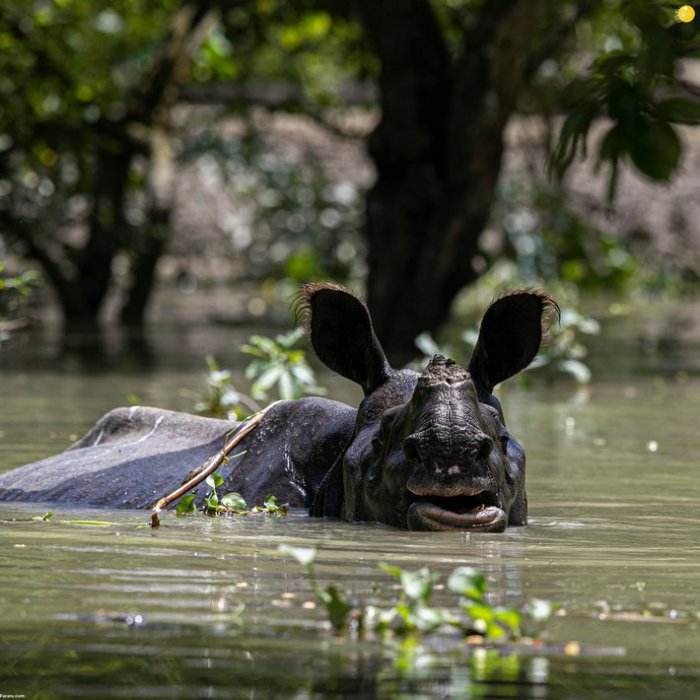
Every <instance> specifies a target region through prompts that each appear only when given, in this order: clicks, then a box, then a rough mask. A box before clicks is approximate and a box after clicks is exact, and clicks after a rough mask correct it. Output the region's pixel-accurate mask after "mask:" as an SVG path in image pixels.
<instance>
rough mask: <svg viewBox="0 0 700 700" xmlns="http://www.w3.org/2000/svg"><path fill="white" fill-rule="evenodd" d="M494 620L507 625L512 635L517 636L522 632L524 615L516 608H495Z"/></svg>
mask: <svg viewBox="0 0 700 700" xmlns="http://www.w3.org/2000/svg"><path fill="white" fill-rule="evenodd" d="M493 612H494V619H495V620H497V621H498V622H500V623H501V624H502V625H505V626H506V627H507V628H508V631H509V632H510V634H511V635H517V634H518V632H519V630H520V623H521V621H522V613H521V612H520V611H519V610H516V609H515V608H495V609H494V611H493Z"/></svg>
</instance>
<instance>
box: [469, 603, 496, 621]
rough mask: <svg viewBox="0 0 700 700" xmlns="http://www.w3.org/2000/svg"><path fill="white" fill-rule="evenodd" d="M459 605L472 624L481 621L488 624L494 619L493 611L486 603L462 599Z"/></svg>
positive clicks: (494, 613)
mask: <svg viewBox="0 0 700 700" xmlns="http://www.w3.org/2000/svg"><path fill="white" fill-rule="evenodd" d="M460 605H461V607H462V610H464V612H466V613H467V615H469V617H471V619H472V620H474V622H477V621H481V622H483V623H485V624H489V623H490V622H492V621H493V620H494V618H495V617H496V612H495V610H494V609H493V608H492V607H491V606H490V605H488V604H487V603H482V602H477V601H475V600H473V599H471V598H462V600H461V601H460Z"/></svg>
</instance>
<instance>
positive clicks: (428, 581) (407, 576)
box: [400, 566, 439, 603]
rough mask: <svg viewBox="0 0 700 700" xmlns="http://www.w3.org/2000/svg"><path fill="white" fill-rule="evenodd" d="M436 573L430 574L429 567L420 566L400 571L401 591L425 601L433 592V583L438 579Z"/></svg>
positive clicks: (412, 597) (414, 598)
mask: <svg viewBox="0 0 700 700" xmlns="http://www.w3.org/2000/svg"><path fill="white" fill-rule="evenodd" d="M438 578H439V576H438V575H437V574H431V573H430V569H428V568H427V567H425V566H424V567H422V568H420V569H419V570H418V571H404V570H402V571H401V575H400V581H401V588H402V589H403V592H404V593H405V594H406V595H407V596H408V597H409V598H411V599H413V600H421V601H423V602H425V603H427V602H428V601H429V600H430V597H431V595H432V593H433V585H434V584H435V582H436V581H437V580H438Z"/></svg>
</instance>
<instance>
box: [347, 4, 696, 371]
mask: <svg viewBox="0 0 700 700" xmlns="http://www.w3.org/2000/svg"><path fill="white" fill-rule="evenodd" d="M353 6H354V7H355V8H356V10H357V11H358V12H359V15H360V17H361V20H362V23H363V26H364V27H365V31H366V34H367V37H368V39H369V42H370V44H371V46H372V49H373V51H374V53H375V55H376V56H377V57H378V59H379V61H380V63H381V74H380V78H379V88H380V107H381V115H382V116H381V121H380V123H379V125H378V126H377V128H376V129H375V131H374V132H373V134H372V135H371V137H370V140H369V148H370V153H371V154H372V157H373V159H374V162H375V164H376V167H377V181H376V184H375V185H374V187H373V188H372V190H371V191H370V193H369V195H368V198H367V226H366V234H367V240H368V245H369V279H368V299H369V305H370V307H371V309H372V313H373V318H374V319H375V322H376V326H377V332H378V334H379V336H380V337H381V338H382V340H383V342H384V343H385V345H386V346H387V347H388V348H390V350H391V351H393V352H394V354H395V355H397V356H399V357H401V358H405V357H406V353H407V351H408V350H409V348H410V347H411V342H412V339H413V338H415V337H416V335H417V334H418V332H420V331H421V330H430V331H433V330H435V329H436V328H437V327H439V325H440V324H441V323H442V322H443V321H444V320H445V319H446V317H447V315H448V313H449V309H450V305H451V302H452V301H453V299H454V297H455V296H456V294H457V292H458V291H459V290H460V289H461V288H463V287H464V286H465V285H468V284H470V283H471V282H473V281H474V280H475V279H476V278H477V277H478V275H479V274H480V270H479V269H477V268H476V267H475V266H474V258H475V257H476V255H477V253H478V240H479V236H480V234H481V232H482V230H483V228H484V226H485V224H486V222H487V221H488V218H489V214H490V212H491V209H492V206H493V203H494V200H495V195H496V184H497V181H498V177H499V173H500V170H501V158H502V154H503V148H504V132H505V128H506V125H507V124H508V121H509V120H510V118H511V117H512V116H513V115H514V114H515V113H516V111H517V110H518V108H519V107H523V106H526V105H524V104H523V103H524V102H525V101H526V99H527V98H528V97H529V98H530V104H529V106H530V108H532V105H533V100H532V99H531V98H532V96H533V95H536V94H541V92H542V85H541V83H542V75H541V73H540V72H539V69H540V66H542V64H543V63H544V62H545V61H549V62H550V63H551V62H552V61H553V60H554V61H557V62H560V63H564V62H565V61H566V59H564V58H562V53H563V52H565V51H568V52H569V55H570V54H571V53H572V52H576V51H577V50H578V52H579V56H580V55H581V53H583V52H582V50H581V47H580V46H577V45H576V41H575V40H576V35H575V30H576V28H577V27H579V24H580V22H581V19H582V18H583V17H586V16H590V15H594V14H595V13H596V12H600V13H602V14H603V15H604V16H605V17H607V18H608V19H610V17H611V12H610V6H609V5H608V6H606V5H605V4H603V3H600V2H596V1H595V0H588V1H585V0H584V1H582V2H577V3H568V2H552V1H551V0H504V1H503V2H499V3H492V2H449V3H448V2H444V3H442V2H434V3H431V2H429V1H428V0H380V1H375V0H366V1H365V0H357V1H356V2H354V3H353ZM613 9H614V10H615V11H616V12H617V13H618V15H617V16H616V17H615V16H613V19H612V26H611V27H609V28H608V29H607V32H606V33H607V37H608V39H611V38H613V37H615V38H616V42H614V43H612V44H610V45H611V46H616V47H617V48H616V49H615V50H612V51H603V53H602V55H599V57H597V59H596V60H595V61H594V63H593V69H592V73H591V74H590V76H588V77H586V78H584V79H577V80H576V81H575V82H574V85H573V86H572V87H571V88H570V89H569V91H568V95H567V100H566V101H565V102H564V103H559V104H555V105H553V106H554V107H555V108H557V107H558V108H566V109H568V110H569V111H570V114H571V116H570V117H569V119H568V120H567V122H566V124H565V126H564V129H563V131H562V134H561V140H560V144H559V148H558V151H557V154H556V158H555V163H556V165H557V167H558V168H559V171H560V173H563V171H564V170H565V169H566V167H567V166H568V165H569V164H570V162H571V160H572V158H573V157H574V155H575V154H577V152H578V149H579V148H580V147H581V148H582V147H583V145H584V144H585V136H586V132H587V130H588V128H589V126H590V124H591V123H592V121H593V119H595V118H596V117H599V116H606V117H608V118H610V119H611V120H612V121H613V125H612V127H611V128H610V130H609V131H608V134H607V136H606V138H605V140H604V141H603V144H602V146H601V150H600V157H601V158H602V159H608V160H609V161H611V162H612V164H613V174H614V173H616V172H617V167H618V163H619V162H620V160H621V158H623V157H624V156H625V155H629V156H630V157H631V160H632V162H633V163H634V165H635V166H636V167H637V168H639V169H640V170H641V171H642V172H643V173H644V174H646V175H648V176H650V177H652V178H655V179H657V180H665V179H667V178H668V177H669V176H670V175H671V173H672V172H673V170H674V169H675V167H676V165H677V162H678V158H679V154H680V150H681V147H680V141H679V139H678V137H677V135H676V134H675V132H674V130H673V128H672V126H671V125H670V123H669V122H671V121H679V122H684V123H698V122H699V121H700V119H699V117H700V114H699V113H698V103H697V102H693V101H692V100H689V99H687V95H686V96H685V97H680V96H676V97H674V98H673V99H670V98H669V99H666V100H662V99H660V95H659V89H660V88H661V87H662V86H665V87H666V89H667V90H674V91H682V87H683V86H682V85H681V83H680V81H679V80H678V79H677V78H676V71H677V63H678V59H679V58H680V57H683V56H688V55H697V41H696V37H697V33H696V30H695V28H692V27H688V26H683V25H680V24H678V23H674V21H673V14H672V9H669V7H668V3H655V2H653V1H652V2H648V1H646V0H644V1H643V2H637V1H636V0H632V1H631V2H628V3H621V4H620V5H619V6H615V7H614V8H613ZM673 9H675V8H673ZM616 30H617V36H616ZM588 48H589V51H590V49H591V48H592V47H588ZM589 55H590V53H589ZM553 78H554V79H555V81H559V82H561V78H560V76H558V75H557V74H556V73H555V75H554V76H553ZM551 108H552V105H550V109H551ZM612 183H613V187H614V177H613V179H612Z"/></svg>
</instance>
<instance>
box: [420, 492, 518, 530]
mask: <svg viewBox="0 0 700 700" xmlns="http://www.w3.org/2000/svg"><path fill="white" fill-rule="evenodd" d="M489 500H490V499H489V497H488V494H487V493H486V492H484V491H482V492H481V493H477V494H474V495H472V496H452V497H444V496H428V497H426V496H423V497H422V498H421V499H420V500H417V501H414V502H413V503H412V504H411V506H410V507H409V509H408V528H409V530H479V531H481V532H502V531H503V530H505V529H506V525H507V524H508V519H507V517H506V514H505V511H504V510H503V509H502V508H499V507H498V506H497V505H494V504H493V503H489Z"/></svg>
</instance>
